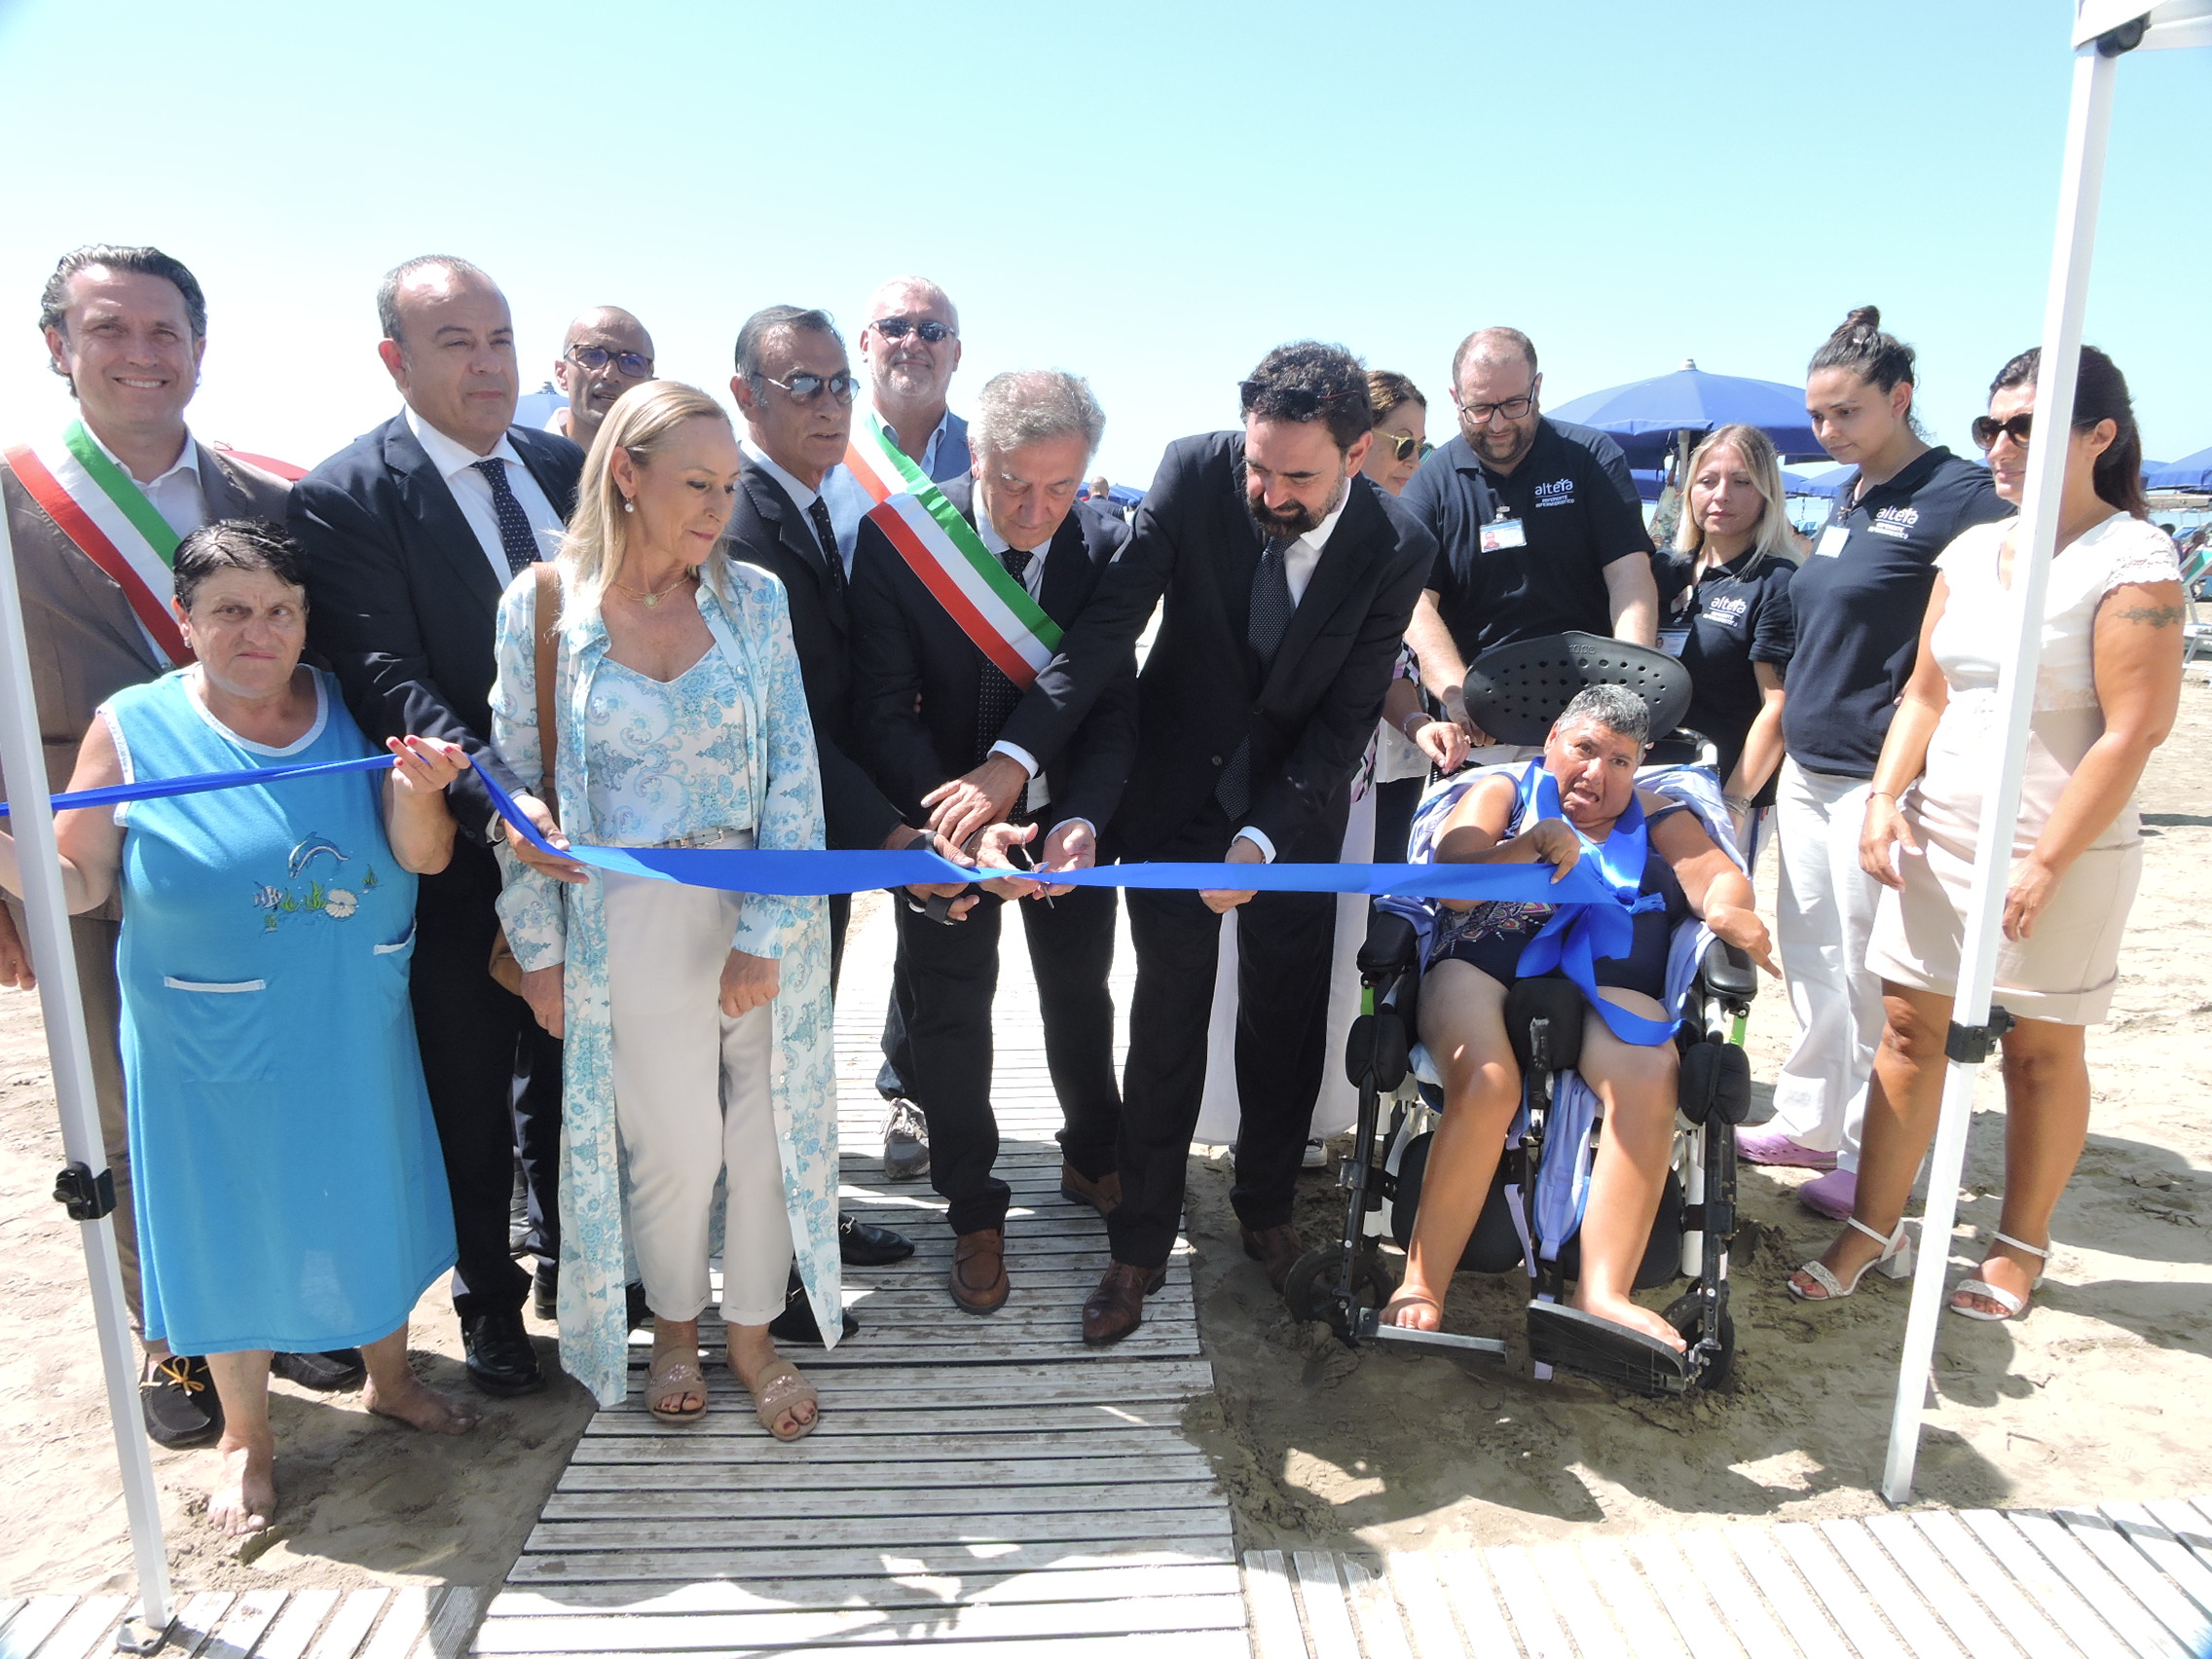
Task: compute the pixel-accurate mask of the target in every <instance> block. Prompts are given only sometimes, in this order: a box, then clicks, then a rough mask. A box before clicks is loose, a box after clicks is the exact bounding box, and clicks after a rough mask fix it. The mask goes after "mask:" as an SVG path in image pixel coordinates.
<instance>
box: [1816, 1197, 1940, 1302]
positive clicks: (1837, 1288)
mask: <svg viewBox="0 0 2212 1659" xmlns="http://www.w3.org/2000/svg"><path fill="white" fill-rule="evenodd" d="M1843 1224H1844V1225H1845V1226H1846V1227H1855V1228H1857V1229H1858V1230H1859V1231H1860V1232H1861V1233H1863V1234H1865V1235H1866V1236H1867V1237H1869V1238H1871V1239H1873V1240H1874V1242H1875V1243H1877V1244H1879V1245H1881V1247H1882V1253H1881V1254H1880V1255H1879V1256H1876V1257H1875V1258H1874V1259H1873V1260H1872V1261H1869V1262H1865V1263H1862V1264H1861V1266H1860V1269H1859V1271H1858V1272H1855V1273H1853V1274H1852V1275H1851V1282H1850V1283H1849V1284H1845V1283H1844V1282H1843V1280H1841V1279H1839V1278H1837V1277H1836V1276H1835V1272H1834V1271H1833V1270H1832V1269H1830V1268H1829V1267H1828V1265H1827V1263H1825V1262H1824V1261H1822V1260H1820V1258H1818V1257H1815V1258H1814V1259H1813V1260H1812V1261H1810V1262H1807V1263H1806V1264H1805V1265H1804V1266H1803V1267H1801V1268H1799V1269H1798V1270H1797V1271H1798V1272H1801V1273H1803V1274H1804V1275H1805V1276H1806V1277H1807V1278H1809V1279H1811V1280H1812V1281H1813V1282H1814V1283H1815V1284H1817V1285H1819V1286H1820V1287H1821V1294H1820V1295H1819V1296H1811V1295H1808V1294H1807V1293H1806V1292H1804V1291H1802V1290H1799V1289H1798V1288H1797V1281H1796V1279H1794V1278H1791V1279H1790V1280H1788V1286H1789V1294H1790V1295H1791V1296H1794V1297H1795V1298H1796V1299H1797V1300H1798V1301H1800V1302H1835V1301H1838V1300H1840V1299H1841V1298H1843V1297H1846V1296H1850V1295H1853V1294H1855V1293H1856V1292H1857V1291H1858V1289H1859V1281H1860V1280H1861V1279H1862V1278H1864V1277H1865V1276H1866V1270H1867V1269H1868V1268H1879V1269H1880V1270H1881V1272H1882V1276H1883V1277H1884V1278H1893V1279H1901V1278H1909V1277H1911V1275H1912V1240H1911V1239H1910V1238H1909V1237H1907V1236H1906V1235H1905V1231H1904V1222H1903V1220H1902V1219H1901V1218H1900V1219H1899V1222H1898V1230H1897V1231H1896V1232H1895V1233H1893V1234H1891V1235H1889V1236H1888V1237H1887V1238H1885V1237H1883V1236H1882V1235H1880V1234H1879V1233H1876V1232H1875V1231H1874V1230H1873V1229H1872V1228H1871V1227H1868V1226H1867V1225H1866V1224H1865V1223H1864V1222H1862V1221H1861V1220H1860V1219H1859V1218H1858V1217H1857V1216H1855V1215H1847V1216H1845V1217H1844V1218H1843Z"/></svg>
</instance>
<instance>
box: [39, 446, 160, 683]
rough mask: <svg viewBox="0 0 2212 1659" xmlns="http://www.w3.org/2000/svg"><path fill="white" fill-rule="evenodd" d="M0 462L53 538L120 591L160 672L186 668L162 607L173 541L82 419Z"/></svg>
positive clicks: (149, 504)
mask: <svg viewBox="0 0 2212 1659" xmlns="http://www.w3.org/2000/svg"><path fill="white" fill-rule="evenodd" d="M5 459H6V461H7V462H8V465H9V467H10V468H11V469H12V470H13V471H14V472H15V474H16V480H17V482H18V483H19V484H21V485H22V487H23V488H24V489H25V490H27V491H29V492H30V497H31V499H32V500H34V501H36V502H37V503H38V504H39V505H40V506H41V507H43V508H45V509H46V514H47V516H48V517H49V518H51V519H52V520H54V522H55V524H56V525H57V526H59V527H60V530H61V534H62V535H66V536H67V537H68V538H69V539H70V540H71V541H72V542H74V543H75V544H76V547H77V550H78V551H79V552H81V553H83V554H84V555H85V557H86V558H88V559H90V560H91V561H92V563H93V564H95V565H97V566H98V567H99V568H100V570H101V571H104V572H105V573H106V574H107V576H108V578H109V579H110V580H111V581H113V582H114V583H115V585H116V586H117V587H119V588H121V589H122V590H123V597H124V598H125V599H127V600H129V602H130V610H131V614H133V615H134V616H136V617H137V618H138V625H139V626H140V627H142V628H143V629H145V630H146V634H147V637H148V638H149V639H150V640H151V641H152V642H153V645H154V648H155V649H156V650H157V651H159V652H160V653H161V654H162V655H163V656H164V657H166V659H167V661H166V666H168V667H174V666H176V665H177V664H179V663H187V662H190V661H191V660H192V651H191V649H190V648H189V647H188V646H187V645H185V643H184V635H183V633H182V632H181V631H180V630H179V629H178V627H177V624H176V616H175V614H174V613H173V612H172V611H171V609H170V608H169V601H170V599H171V597H172V596H173V594H174V592H175V584H174V579H173V577H172V576H171V574H170V569H169V568H170V566H171V565H172V564H173V563H174V561H175V559H176V548H177V541H178V539H179V537H178V535H177V534H176V532H175V531H173V530H171V529H170V528H169V526H168V521H167V520H166V519H165V518H163V517H162V515H161V513H160V511H159V510H157V509H156V507H155V506H154V503H153V502H152V501H149V500H148V499H147V498H146V492H145V491H143V490H141V489H139V488H138V485H137V482H136V480H134V479H133V478H132V477H131V476H130V475H129V473H128V472H126V471H124V470H123V468H122V467H120V466H118V465H117V464H116V463H115V461H113V460H112V459H111V458H110V457H109V455H108V454H107V452H106V451H105V450H103V449H101V448H100V447H99V445H98V444H96V443H94V442H93V441H92V434H91V433H90V432H88V431H86V430H85V424H84V423H83V422H82V421H72V422H70V423H69V426H68V429H67V430H66V431H64V432H63V433H62V434H61V442H60V444H59V445H58V446H56V447H54V448H49V449H44V450H33V449H32V448H31V447H30V446H29V445H27V444H18V446H16V447H15V448H14V449H11V450H8V451H7V452H6V455H5Z"/></svg>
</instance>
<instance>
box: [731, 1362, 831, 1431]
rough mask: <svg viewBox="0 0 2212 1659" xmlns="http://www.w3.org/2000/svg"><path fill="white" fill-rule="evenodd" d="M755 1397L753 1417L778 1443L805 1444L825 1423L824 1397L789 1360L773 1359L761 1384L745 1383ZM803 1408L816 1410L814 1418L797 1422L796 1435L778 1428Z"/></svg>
mask: <svg viewBox="0 0 2212 1659" xmlns="http://www.w3.org/2000/svg"><path fill="white" fill-rule="evenodd" d="M729 1369H730V1375H731V1376H733V1377H736V1376H737V1361H736V1360H734V1359H732V1360H731V1361H730V1367H729ZM737 1380H738V1382H739V1383H745V1379H744V1378H743V1377H738V1378H737ZM745 1388H746V1391H747V1392H748V1393H750V1394H751V1395H752V1396H753V1415H754V1416H755V1417H756V1418H758V1419H760V1426H761V1427H762V1428H764V1429H766V1430H767V1431H768V1432H769V1433H770V1434H772V1435H774V1436H775V1437H776V1438H777V1439H778V1440H804V1439H805V1438H806V1437H807V1436H808V1435H810V1434H812V1433H813V1432H814V1428H815V1424H817V1423H819V1422H820V1421H821V1420H822V1396H821V1395H819V1394H817V1393H816V1392H815V1391H814V1384H813V1383H809V1382H808V1381H807V1380H806V1379H805V1378H803V1377H801V1376H800V1375H799V1374H798V1367H797V1366H795V1365H793V1363H792V1362H791V1361H790V1360H788V1359H780V1358H779V1359H771V1360H770V1361H768V1363H767V1364H766V1365H764V1366H762V1367H761V1368H760V1375H759V1377H758V1379H757V1380H756V1381H755V1382H752V1383H745ZM800 1406H812V1407H813V1408H814V1416H812V1417H810V1418H808V1419H806V1420H805V1421H804V1422H796V1421H794V1422H793V1426H792V1431H791V1432H790V1433H789V1434H786V1433H784V1432H783V1431H782V1430H780V1429H779V1428H777V1427H776V1424H777V1422H778V1421H779V1420H780V1419H783V1418H784V1417H786V1416H788V1415H791V1414H793V1413H795V1412H796V1411H797V1409H798V1408H799V1407H800Z"/></svg>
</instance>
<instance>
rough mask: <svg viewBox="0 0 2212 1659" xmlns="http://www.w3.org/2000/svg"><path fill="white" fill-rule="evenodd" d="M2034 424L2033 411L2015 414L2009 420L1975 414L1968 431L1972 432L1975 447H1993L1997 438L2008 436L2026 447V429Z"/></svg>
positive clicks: (1986, 448) (1995, 445)
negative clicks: (1993, 418)
mask: <svg viewBox="0 0 2212 1659" xmlns="http://www.w3.org/2000/svg"><path fill="white" fill-rule="evenodd" d="M2034 424H2035V412H2034V411H2033V410H2030V411H2029V412H2028V413H2026V414H2024V415H2015V416H2013V417H2012V418H2011V419H2010V420H2009V421H1995V420H1992V419H1990V417H1988V416H1987V415H1976V416H1975V417H1974V418H1973V424H1972V426H1971V427H1970V428H1968V429H1969V430H1970V431H1972V433H1973V441H1974V446H1975V447H1976V448H1977V449H1985V450H1988V449H1995V448H1996V447H1997V440H1998V439H1999V438H2010V439H2011V440H2012V441H2013V442H2014V443H2016V444H2018V445H2020V446H2021V447H2022V448H2023V449H2024V448H2026V447H2027V442H2028V431H2029V428H2030V427H2031V426H2033V425H2034Z"/></svg>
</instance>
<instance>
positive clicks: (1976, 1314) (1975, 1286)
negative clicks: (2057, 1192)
mask: <svg viewBox="0 0 2212 1659" xmlns="http://www.w3.org/2000/svg"><path fill="white" fill-rule="evenodd" d="M1995 1238H1996V1241H1997V1242H1998V1243H2000V1244H2009V1245H2010V1246H2011V1247H2012V1248H2013V1249H2015V1250H2017V1251H2019V1252H2020V1254H2021V1255H2023V1256H2033V1257H2034V1258H2035V1259H2036V1260H2037V1261H2039V1262H2047V1261H2049V1260H2050V1250H2049V1247H2048V1246H2046V1247H2045V1248H2043V1249H2041V1250H2039V1249H2037V1248H2036V1247H2035V1246H2034V1245H2033V1244H2023V1243H2021V1242H2020V1240H2019V1239H2017V1238H2015V1237H2013V1236H2012V1235H2010V1234H2009V1233H1999V1234H1997V1235H1995ZM1987 1265H1988V1262H1987V1258H1984V1260H1983V1266H1985V1267H1986V1266H1987ZM2041 1283H2043V1270H2042V1269H2041V1268H2038V1269H2037V1270H2036V1276H2035V1277H2034V1278H2033V1279H2031V1280H2030V1281H2029V1283H2028V1296H2033V1295H2034V1294H2035V1293H2036V1286H2037V1285H2040V1284H2041ZM1962 1296H1986V1297H1988V1298H1989V1300H1990V1301H1992V1302H1994V1303H1996V1304H1997V1306H1998V1307H2000V1308H2002V1309H2005V1311H2004V1312H2002V1313H1985V1312H1983V1311H1982V1310H1981V1309H1978V1308H1968V1307H1966V1306H1964V1305H1963V1304H1962V1303H1961V1302H1960V1301H1959V1298H1960V1297H1962ZM2028 1296H2014V1295H2013V1294H2012V1293H2011V1292H2010V1291H2009V1290H2000V1289H1999V1288H1998V1287H1997V1286H1996V1285H1993V1284H1991V1283H1990V1282H1989V1281H1988V1280H1987V1279H1984V1278H1970V1279H1961V1280H1960V1281H1959V1288H1958V1289H1956V1290H1954V1291H1952V1292H1951V1300H1950V1309H1951V1311H1952V1312H1954V1313H1956V1314H1957V1315H1958V1316H1959V1317H1960V1318H1962V1319H1982V1320H1986V1321H1988V1322H1989V1323H1991V1324H1995V1323H1997V1322H1998V1321H2000V1320H2004V1319H2016V1318H2018V1317H2019V1316H2020V1313H2021V1310H2022V1309H2025V1308H2026V1307H2027V1305H2028Z"/></svg>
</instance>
